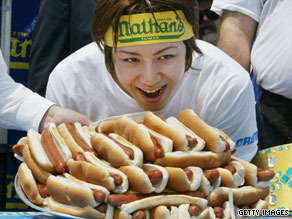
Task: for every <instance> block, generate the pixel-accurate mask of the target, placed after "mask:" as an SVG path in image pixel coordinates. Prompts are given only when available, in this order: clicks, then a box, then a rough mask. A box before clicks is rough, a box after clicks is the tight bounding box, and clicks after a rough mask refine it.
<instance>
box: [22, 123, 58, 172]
mask: <svg viewBox="0 0 292 219" xmlns="http://www.w3.org/2000/svg"><path fill="white" fill-rule="evenodd" d="M41 137H42V136H41V134H39V133H38V132H36V131H34V130H33V129H30V130H28V132H27V141H28V146H29V150H30V152H31V156H32V158H33V159H34V161H35V162H36V163H37V164H38V166H39V167H41V168H42V169H43V170H45V171H47V172H50V173H52V172H54V171H55V167H54V166H53V164H52V162H51V161H50V159H49V157H48V155H47V153H46V152H45V150H44V148H43V145H42V143H41Z"/></svg>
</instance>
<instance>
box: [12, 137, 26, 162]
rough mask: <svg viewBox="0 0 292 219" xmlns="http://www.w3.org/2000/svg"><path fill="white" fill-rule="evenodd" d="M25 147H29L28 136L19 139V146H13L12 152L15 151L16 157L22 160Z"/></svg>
mask: <svg viewBox="0 0 292 219" xmlns="http://www.w3.org/2000/svg"><path fill="white" fill-rule="evenodd" d="M25 145H27V137H26V136H25V137H22V138H21V139H19V141H18V142H17V144H15V145H13V146H12V150H13V152H14V154H15V156H17V158H19V159H20V160H21V158H22V150H23V148H24V146H25Z"/></svg>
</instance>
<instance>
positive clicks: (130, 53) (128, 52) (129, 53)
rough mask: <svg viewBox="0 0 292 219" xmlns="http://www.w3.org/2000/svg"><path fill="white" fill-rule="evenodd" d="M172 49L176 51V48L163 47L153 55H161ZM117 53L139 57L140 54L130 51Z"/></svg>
mask: <svg viewBox="0 0 292 219" xmlns="http://www.w3.org/2000/svg"><path fill="white" fill-rule="evenodd" d="M173 48H175V49H176V48H177V47H176V46H168V47H165V48H163V49H161V50H159V51H157V52H156V53H154V55H158V54H159V53H162V52H164V51H165V50H168V49H173ZM118 53H126V54H128V55H136V56H141V54H139V53H136V52H130V51H125V50H120V51H118Z"/></svg>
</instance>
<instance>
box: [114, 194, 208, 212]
mask: <svg viewBox="0 0 292 219" xmlns="http://www.w3.org/2000/svg"><path fill="white" fill-rule="evenodd" d="M180 204H196V205H198V206H199V207H200V208H201V209H205V208H206V206H207V200H206V199H202V198H197V197H192V196H188V195H158V196H151V197H148V198H144V199H140V200H137V201H133V202H130V203H128V204H122V205H121V207H120V208H121V210H122V211H126V212H128V213H132V212H134V211H137V210H140V209H151V208H154V207H157V206H159V205H165V206H176V205H180Z"/></svg>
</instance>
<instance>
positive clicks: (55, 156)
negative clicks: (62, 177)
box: [41, 130, 66, 173]
mask: <svg viewBox="0 0 292 219" xmlns="http://www.w3.org/2000/svg"><path fill="white" fill-rule="evenodd" d="M41 142H42V145H43V147H44V149H45V151H46V153H47V155H48V158H49V159H50V161H51V162H52V164H53V166H54V167H55V169H56V171H57V172H58V173H64V172H65V168H66V163H65V161H64V159H63V157H62V156H61V155H60V153H59V152H58V149H57V147H56V145H55V143H54V141H53V138H52V135H51V133H50V132H49V130H44V131H43V133H42V138H41Z"/></svg>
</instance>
